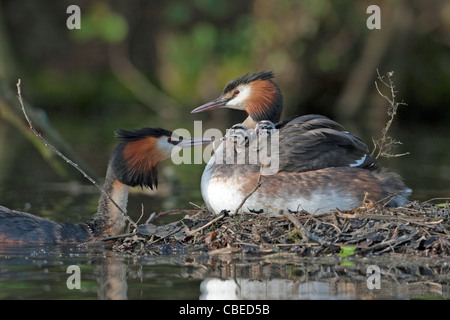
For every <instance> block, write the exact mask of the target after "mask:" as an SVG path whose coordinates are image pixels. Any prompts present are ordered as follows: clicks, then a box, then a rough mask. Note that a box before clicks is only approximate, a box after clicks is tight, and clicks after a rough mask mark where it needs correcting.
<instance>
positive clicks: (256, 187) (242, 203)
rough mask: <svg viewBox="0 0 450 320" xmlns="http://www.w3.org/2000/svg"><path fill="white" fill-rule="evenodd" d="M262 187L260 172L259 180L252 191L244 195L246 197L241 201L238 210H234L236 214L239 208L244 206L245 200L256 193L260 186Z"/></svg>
mask: <svg viewBox="0 0 450 320" xmlns="http://www.w3.org/2000/svg"><path fill="white" fill-rule="evenodd" d="M259 187H261V173H260V174H259V177H258V182H257V183H256V186H255V187H254V188H253V190H252V191H250V193H249V194H248V195H246V196H245V197H244V199H242V201H241V203H240V204H239V206H238V207H237V208H236V210H234V214H237V213H238V212H239V210H240V209H241V208H242V206H243V205H244V203H245V201H247V199H248V198H250V196H251V195H252V194H254V193H255V191H256V190H258V188H259Z"/></svg>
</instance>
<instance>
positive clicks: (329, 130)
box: [191, 72, 378, 171]
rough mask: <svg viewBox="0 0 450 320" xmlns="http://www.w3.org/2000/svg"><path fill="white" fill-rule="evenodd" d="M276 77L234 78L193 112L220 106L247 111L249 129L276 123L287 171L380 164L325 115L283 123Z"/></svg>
mask: <svg viewBox="0 0 450 320" xmlns="http://www.w3.org/2000/svg"><path fill="white" fill-rule="evenodd" d="M273 77H274V74H273V73H272V72H259V73H253V74H248V73H247V74H245V75H243V76H242V77H239V78H236V79H234V80H231V81H230V82H229V83H228V84H227V85H226V86H225V89H224V90H223V92H222V94H221V95H220V97H219V98H217V99H215V100H213V101H210V102H208V103H206V104H203V105H201V106H199V107H197V108H195V109H194V110H192V111H191V112H192V113H197V112H203V111H207V110H213V109H217V108H229V109H238V110H245V111H246V112H247V114H248V117H247V118H246V119H245V121H244V122H243V123H242V124H243V125H244V126H245V127H247V128H249V129H254V128H255V126H256V124H257V123H258V122H260V121H262V120H268V121H271V122H272V123H275V124H276V127H277V129H279V135H280V140H281V141H283V148H280V165H281V169H282V170H283V171H306V170H314V169H322V168H328V167H342V166H352V167H361V168H366V169H370V168H372V167H376V166H378V163H377V161H376V159H374V158H372V157H370V156H369V154H368V153H369V148H368V147H367V146H366V144H364V143H363V142H362V141H361V140H360V139H359V138H357V137H355V136H354V135H352V134H350V133H349V132H347V131H344V130H343V127H342V126H341V125H340V124H339V123H337V122H335V121H333V120H331V119H329V118H327V117H325V116H321V115H315V114H310V115H304V116H300V117H294V118H292V119H290V120H286V121H282V122H279V121H280V117H281V112H282V109H283V96H282V94H281V91H280V88H279V87H278V85H277V84H276V83H275V82H274V81H273ZM300 138H301V139H300Z"/></svg>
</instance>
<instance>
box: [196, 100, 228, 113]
mask: <svg viewBox="0 0 450 320" xmlns="http://www.w3.org/2000/svg"><path fill="white" fill-rule="evenodd" d="M230 100H231V99H230V98H226V97H219V98H217V99H215V100H213V101H210V102H208V103H205V104H203V105H201V106H200V107H197V108H195V109H194V110H192V111H191V113H198V112H203V111H207V110H213V109H217V108H221V107H224V106H225V105H226V104H227V102H228V101H230Z"/></svg>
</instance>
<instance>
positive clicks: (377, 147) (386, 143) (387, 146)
mask: <svg viewBox="0 0 450 320" xmlns="http://www.w3.org/2000/svg"><path fill="white" fill-rule="evenodd" d="M377 74H378V81H380V82H381V83H382V84H383V85H384V86H385V87H387V88H388V89H389V91H390V97H388V96H387V95H385V94H383V93H382V92H381V90H380V88H379V86H378V82H377V81H375V88H376V89H377V91H378V94H379V95H380V96H381V97H382V98H383V99H385V100H386V101H387V102H388V103H389V107H388V111H387V114H388V116H389V119H388V121H387V123H386V126H385V127H384V128H383V129H382V130H381V138H379V139H374V138H372V142H373V144H374V149H373V150H372V153H371V156H373V155H375V153H376V156H375V158H376V159H378V158H379V157H380V156H383V157H385V158H395V157H401V156H404V155H408V154H409V152H405V153H399V154H394V153H392V149H393V147H394V145H398V144H402V143H401V142H400V141H396V140H394V139H393V138H392V137H390V136H388V131H389V129H390V127H391V125H392V122H393V121H394V118H395V115H396V114H397V109H398V107H399V106H400V105H405V106H406V105H407V104H406V103H404V102H396V101H395V98H396V94H397V91H395V86H394V82H393V81H392V79H391V77H392V76H393V75H394V72H393V71H391V72H388V73H387V74H386V75H387V80H385V79H384V76H381V75H380V73H379V71H378V69H377Z"/></svg>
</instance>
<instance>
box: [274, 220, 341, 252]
mask: <svg viewBox="0 0 450 320" xmlns="http://www.w3.org/2000/svg"><path fill="white" fill-rule="evenodd" d="M282 215H283V216H284V217H286V218H287V219H288V220H289V221H291V222H292V223H293V224H294V226H295V227H296V228H297V229H298V231H300V234H301V236H302V239H303V241H314V242H317V243H318V244H320V245H322V246H328V247H331V248H334V247H335V245H334V244H333V243H331V242H328V241H326V240H323V239H322V238H321V237H319V236H317V235H315V234H313V233H311V232H309V231H308V230H306V228H305V226H304V225H303V224H302V223H301V222H300V221H299V220H298V219H297V217H296V216H294V215H293V214H291V213H290V212H287V211H283V212H282Z"/></svg>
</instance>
